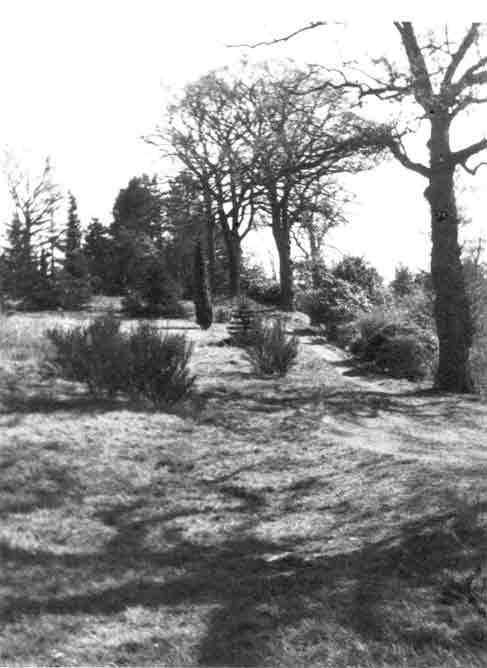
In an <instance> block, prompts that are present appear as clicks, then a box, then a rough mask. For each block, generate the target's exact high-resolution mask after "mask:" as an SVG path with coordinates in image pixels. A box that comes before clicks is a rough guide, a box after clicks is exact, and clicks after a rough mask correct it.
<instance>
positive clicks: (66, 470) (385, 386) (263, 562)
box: [0, 315, 487, 668]
mask: <svg viewBox="0 0 487 668" xmlns="http://www.w3.org/2000/svg"><path fill="white" fill-rule="evenodd" d="M14 318H15V320H14ZM53 318H54V316H43V317H35V318H34V317H30V316H28V315H23V316H13V317H12V318H9V321H11V322H13V323H14V324H15V328H13V330H15V329H16V328H17V330H16V331H21V332H29V339H28V340H29V341H30V343H29V344H27V342H26V341H27V340H24V339H23V337H22V335H20V334H19V335H18V336H17V338H13V337H14V335H13V334H12V333H9V334H8V336H6V338H5V339H4V338H2V341H8V345H7V347H6V349H4V350H3V351H2V355H3V357H2V358H1V363H0V368H4V372H3V373H4V376H3V379H4V380H3V382H2V384H1V388H0V389H1V397H0V399H1V401H2V412H1V415H0V430H1V433H2V441H1V446H0V485H1V487H2V498H1V502H0V513H1V523H0V553H1V554H0V560H1V563H2V581H1V584H0V586H1V593H2V597H1V599H0V623H1V625H2V629H1V632H0V638H1V640H0V664H1V665H9V666H23V665H38V666H41V665H50V666H53V665H69V666H77V665H80V666H81V665H112V666H114V665H115V666H117V665H120V666H121V665H137V666H142V665H146V666H154V665H164V666H196V665H200V666H311V667H316V668H318V666H330V667H332V666H339V667H340V666H343V667H345V666H365V667H367V666H368V667H370V668H372V667H374V668H375V667H377V668H378V667H385V666H390V667H392V666H439V665H442V666H450V667H453V666H483V665H485V664H486V661H487V651H486V649H485V648H486V640H487V622H486V618H485V612H484V608H483V606H484V603H485V604H487V596H486V595H485V591H484V588H483V585H482V582H481V576H480V575H478V574H476V573H475V569H476V568H477V566H479V565H480V564H481V563H482V560H483V558H484V556H483V555H484V554H485V548H486V547H487V541H486V534H485V520H486V511H487V482H486V475H485V473H486V468H487V456H486V455H485V454H484V451H483V447H482V446H483V443H484V440H485V436H484V434H485V427H486V419H487V418H486V412H487V411H486V409H485V407H484V406H483V405H482V404H480V403H479V402H477V401H474V400H466V399H459V398H456V397H442V396H438V395H434V394H429V393H427V392H424V391H417V388H415V387H414V386H412V385H411V384H409V383H407V382H405V381H403V382H396V381H385V380H383V381H381V382H380V384H379V382H378V381H377V380H374V379H363V378H358V377H353V376H351V377H348V378H347V377H344V376H343V375H341V373H339V371H340V369H341V367H340V366H339V360H337V362H336V364H337V365H336V366H334V365H333V364H329V363H326V362H325V361H324V360H323V350H324V349H323V347H321V346H314V345H310V343H309V340H308V339H302V345H301V349H300V356H299V360H298V364H297V366H296V367H295V368H294V369H293V370H292V371H291V372H290V374H289V375H288V376H287V377H286V378H283V379H278V380H276V379H272V380H260V379H256V378H254V377H253V376H252V375H251V374H250V370H249V367H248V365H247V363H246V362H245V361H244V359H243V355H242V352H241V351H240V350H236V349H234V348H231V347H228V346H223V347H221V346H219V345H217V344H218V341H219V340H221V339H222V338H224V337H225V334H226V329H225V326H224V325H216V326H214V327H213V328H212V329H211V330H210V331H208V332H201V331H200V330H198V329H191V324H190V323H189V322H180V321H178V322H176V321H175V322H174V323H169V324H168V325H165V324H164V323H161V326H171V327H172V326H176V327H178V328H182V327H183V328H184V327H186V328H188V329H187V332H188V334H189V335H190V336H191V337H192V338H194V339H195V341H196V350H195V356H194V361H193V367H194V370H195V371H196V373H197V374H198V382H197V387H196V391H195V395H194V397H193V398H192V400H191V401H188V402H187V403H186V404H184V405H183V406H181V407H180V409H178V411H176V412H173V413H171V414H168V413H161V412H156V411H147V410H143V409H141V408H140V407H137V406H134V405H131V404H130V403H126V402H121V401H118V402H111V403H108V402H106V403H100V402H99V403H94V402H93V401H91V400H89V399H88V398H87V397H86V395H85V394H84V392H83V390H82V388H80V387H74V386H72V385H70V384H69V383H63V382H60V381H51V382H47V381H43V380H42V379H41V378H40V377H39V375H38V374H37V371H36V365H35V362H36V360H37V361H38V360H39V357H40V355H41V353H42V350H43V344H42V342H41V339H40V338H39V333H40V332H41V331H43V329H44V328H45V327H47V326H49V327H51V326H53V325H54V324H56V323H55V322H54V321H53ZM59 319H60V317H59ZM47 321H48V322H47ZM65 322H70V320H69V319H65ZM126 326H130V323H128V324H127V325H126ZM9 327H13V325H11V324H9ZM16 342H17V343H18V345H19V347H20V349H22V350H29V351H30V352H29V356H28V357H24V358H23V359H20V360H19V358H18V357H17V352H16V351H17V347H16V346H17V343H16ZM27 345H28V346H30V347H26V346H27ZM21 372H22V373H21ZM0 373H1V372H0ZM9 379H10V380H9ZM447 418H449V421H448V420H447ZM381 434H382V436H381ZM470 575H472V578H473V577H474V576H475V578H474V579H473V580H472V581H471V582H470V580H469V576H470ZM469 582H470V584H468V583H469ZM484 598H485V601H484Z"/></svg>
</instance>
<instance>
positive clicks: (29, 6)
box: [0, 0, 487, 278]
mask: <svg viewBox="0 0 487 668" xmlns="http://www.w3.org/2000/svg"><path fill="white" fill-rule="evenodd" d="M388 4H389V5H391V4H393V3H388ZM423 4H424V5H425V3H423ZM429 4H431V5H432V4H434V3H429ZM394 5H395V10H396V12H397V10H398V7H400V5H398V4H397V3H394ZM415 5H416V6H415ZM420 5H421V3H419V2H418V3H407V5H406V3H404V7H407V12H408V14H409V15H408V16H406V17H404V16H399V17H397V14H396V16H395V15H394V13H393V12H392V10H391V9H388V10H384V8H385V7H387V5H386V4H385V3H377V2H365V3H364V2H362V3H357V2H350V1H348V2H347V0H343V1H342V2H340V3H338V2H337V3H330V2H325V0H300V1H299V2H290V1H289V0H287V1H285V0H281V2H277V1H274V0H260V1H257V0H246V1H245V2H235V0H233V1H232V0H205V1H203V0H179V1H177V2H176V1H174V0H171V1H167V0H166V1H164V0H159V1H156V0H137V2H135V0H133V1H132V2H128V1H126V0H42V1H41V0H0V63H1V67H0V91H1V93H2V96H1V103H0V153H3V152H4V151H5V150H12V151H14V152H15V153H16V154H18V155H19V157H21V158H22V159H23V160H24V161H25V162H26V164H40V162H41V160H42V157H43V156H46V155H50V156H51V158H52V162H53V166H54V168H55V174H56V178H57V180H58V182H59V183H60V184H61V185H62V186H63V187H64V188H65V189H68V188H69V189H71V190H72V191H73V193H74V195H75V196H76V198H77V200H78V206H79V210H80V215H81V218H82V222H83V224H85V225H86V224H87V223H88V222H89V219H90V218H91V217H92V216H97V217H100V218H101V220H102V221H103V222H105V223H109V222H110V212H111V208H112V206H113V201H114V199H115V197H116V195H117V193H118V191H119V190H120V188H122V187H124V186H125V185H126V184H127V182H128V180H129V179H130V178H131V177H132V176H135V175H139V174H141V173H142V172H148V173H154V172H159V173H160V172H161V163H160V160H159V158H158V156H157V154H156V153H155V152H154V150H153V149H151V148H150V147H148V146H147V145H145V144H144V143H143V142H142V141H141V140H140V136H141V135H144V134H148V133H150V132H151V130H152V129H153V128H154V126H155V125H156V123H157V122H158V121H159V120H160V119H161V114H162V111H163V109H164V105H165V104H166V103H167V101H168V100H169V98H170V96H171V94H172V93H173V91H174V90H176V89H177V88H178V87H180V86H182V85H184V84H185V83H187V82H188V81H191V80H192V79H194V78H196V77H198V76H199V75H201V74H204V73H205V72H206V71H207V70H209V69H211V68H214V67H219V66H222V65H226V64H229V65H231V64H232V62H233V63H235V62H237V61H238V59H239V58H241V57H242V56H243V55H246V54H249V53H250V52H249V51H248V50H245V49H229V48H228V47H227V44H229V43H233V44H235V43H240V42H255V41H259V40H262V39H269V38H271V37H274V36H277V35H280V34H285V33H286V32H288V31H290V30H293V29H295V28H297V27H300V26H304V25H306V24H307V23H309V22H310V21H312V20H317V19H330V18H333V19H336V20H338V19H345V20H346V21H347V22H348V27H347V28H343V27H340V26H329V27H326V28H324V29H319V30H315V31H310V32H307V33H304V34H303V35H301V36H299V37H297V38H296V39H293V40H291V41H290V42H287V43H285V44H282V45H279V46H274V47H270V48H262V49H258V50H254V51H253V52H251V54H250V57H251V58H253V59H260V60H263V59H266V58H279V57H282V58H290V57H291V58H294V59H295V60H297V61H298V62H315V63H327V62H330V59H332V58H336V57H338V56H339V55H340V54H343V55H344V56H345V57H351V56H362V57H366V56H367V55H370V56H374V55H381V54H387V53H390V52H391V50H394V49H395V48H397V43H398V41H397V37H396V34H395V31H394V29H393V27H392V25H391V23H390V21H391V20H392V19H393V18H410V17H412V18H415V16H414V11H413V8H414V10H415V11H416V9H417V10H418V11H419V7H420ZM457 6H458V5H457ZM470 7H471V11H472V15H471V16H466V15H465V13H466V8H470ZM480 7H481V5H480V3H479V4H478V6H477V7H475V6H474V5H473V4H472V5H468V4H466V3H465V2H463V3H461V10H462V16H461V19H460V18H459V12H458V11H455V3H451V5H450V6H448V5H445V4H444V3H442V8H443V11H444V12H445V13H444V14H443V15H442V17H440V18H441V20H443V19H445V20H446V19H447V20H448V21H449V22H450V21H452V22H458V21H461V22H462V23H464V22H465V21H469V20H471V19H476V20H481V19H482V18H484V19H487V8H486V9H485V10H484V16H483V17H482V16H481V15H479V13H478V12H477V13H475V10H478V9H479V8H480ZM422 9H423V11H422V14H421V22H422V23H425V22H426V23H427V22H429V21H432V20H433V19H434V18H435V17H434V16H433V10H430V16H428V15H427V14H426V15H425V14H424V8H422ZM480 11H482V10H481V9H480ZM484 119H485V122H484ZM459 132H461V134H462V137H460V138H459V139H458V141H457V142H455V141H454V143H458V144H459V145H462V143H464V142H463V141H462V140H463V137H465V141H466V142H467V143H468V142H469V141H470V140H477V139H480V138H482V137H484V136H486V135H487V106H486V108H485V110H483V109H482V111H481V112H480V113H479V114H477V115H476V117H475V119H472V120H471V121H469V123H468V124H467V125H465V126H464V128H463V129H461V130H459ZM417 148H420V146H419V144H418V147H417ZM466 183H467V187H466V188H464V189H463V190H462V193H461V195H460V203H461V205H462V206H463V207H464V208H465V209H466V210H467V212H468V213H469V215H470V216H471V217H472V218H473V221H474V222H473V223H472V225H471V226H470V228H468V232H467V233H468V236H469V237H475V236H476V235H478V234H484V235H485V236H487V214H486V209H487V168H486V169H485V171H483V172H482V170H481V171H479V173H478V175H477V176H476V177H473V178H471V179H470V180H469V181H468V182H466ZM348 186H349V188H350V189H351V190H352V191H355V193H356V197H357V200H356V203H355V204H354V205H353V207H351V209H350V212H349V218H350V223H349V225H348V226H347V227H346V228H343V230H340V231H337V232H336V233H335V234H334V235H333V238H332V239H331V241H333V243H334V245H336V246H338V247H339V248H340V249H341V250H342V251H344V252H351V253H354V254H359V255H364V256H365V257H366V258H367V259H369V260H370V261H371V262H373V263H374V265H375V266H377V268H378V269H379V271H380V272H381V273H382V274H384V275H385V276H386V277H387V278H391V277H392V275H393V270H394V267H395V266H396V265H397V264H398V263H399V262H404V263H406V264H408V265H410V266H412V267H427V265H428V261H429V232H428V212H427V208H426V206H425V202H424V200H423V196H422V191H423V190H424V187H425V182H424V180H423V179H422V178H421V177H420V176H418V175H416V174H413V173H410V172H407V171H406V170H405V169H403V168H402V167H401V166H399V165H397V164H395V163H394V162H393V161H389V162H387V163H385V164H383V165H382V166H380V167H379V168H377V169H376V170H373V171H371V172H370V173H367V174H366V175H360V176H355V177H353V178H351V179H350V180H349V182H348ZM9 217H10V202H9V199H8V196H7V193H6V191H5V188H4V187H1V186H0V226H2V225H4V224H5V223H6V222H7V221H8V220H9ZM270 246H272V244H270ZM253 248H254V251H255V252H256V253H258V252H260V255H259V257H260V258H265V256H266V255H267V251H262V250H260V251H258V249H257V248H256V246H255V244H254V245H253ZM259 248H260V249H261V248H262V244H259Z"/></svg>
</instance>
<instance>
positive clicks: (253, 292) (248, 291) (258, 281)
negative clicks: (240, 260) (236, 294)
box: [240, 263, 281, 306]
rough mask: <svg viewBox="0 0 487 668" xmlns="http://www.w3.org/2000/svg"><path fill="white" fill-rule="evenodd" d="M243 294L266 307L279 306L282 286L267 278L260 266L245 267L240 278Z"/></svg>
mask: <svg viewBox="0 0 487 668" xmlns="http://www.w3.org/2000/svg"><path fill="white" fill-rule="evenodd" d="M240 286H241V289H242V292H243V293H244V294H245V295H247V297H248V298H250V299H252V300H254V301H256V302H257V303H259V304H262V305H264V306H279V304H280V300H281V286H280V284H279V281H276V280H275V279H273V278H269V277H268V276H266V274H265V271H264V269H263V268H262V267H261V266H259V265H250V266H245V263H244V266H243V268H242V275H241V278H240Z"/></svg>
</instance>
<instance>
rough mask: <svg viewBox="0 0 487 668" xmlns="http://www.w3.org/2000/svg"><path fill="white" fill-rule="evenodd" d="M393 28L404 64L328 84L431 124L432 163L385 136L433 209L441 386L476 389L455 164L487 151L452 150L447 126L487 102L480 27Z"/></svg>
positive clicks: (478, 146) (386, 62) (484, 142)
mask: <svg viewBox="0 0 487 668" xmlns="http://www.w3.org/2000/svg"><path fill="white" fill-rule="evenodd" d="M325 24H326V22H325V21H316V22H314V23H312V24H310V25H309V26H305V27H304V28H301V29H298V30H295V31H293V33H292V34H290V35H285V36H283V37H280V38H277V39H275V40H273V41H274V42H280V41H285V40H287V39H289V38H290V37H293V36H294V35H296V34H299V33H301V32H304V31H306V30H309V29H314V28H316V27H318V26H323V25H325ZM394 27H395V29H396V31H397V33H398V36H399V39H400V44H401V47H402V51H403V54H404V55H405V62H404V63H403V65H399V66H398V65H396V64H395V63H394V62H392V60H390V59H388V58H385V57H382V58H380V59H377V60H375V61H373V62H372V64H371V67H372V68H373V69H371V70H369V72H364V71H363V69H362V68H359V67H356V66H352V67H351V66H350V65H348V66H347V65H345V66H344V67H343V68H342V69H341V70H336V69H334V70H333V74H334V75H335V80H334V83H332V84H331V85H332V87H333V88H334V89H335V90H348V91H354V92H355V93H356V94H357V97H358V100H359V101H360V102H363V101H364V100H366V99H368V98H377V99H379V100H382V101H393V102H403V101H405V100H408V99H409V100H411V101H412V102H413V103H414V104H415V105H417V106H418V107H419V109H420V119H421V120H422V121H425V122H427V123H428V124H429V139H428V142H427V150H428V155H429V164H424V163H422V162H421V161H417V160H414V159H412V158H411V156H410V155H409V153H408V152H407V150H406V148H405V145H404V134H405V133H404V132H400V131H398V130H397V131H393V132H391V133H390V134H389V136H387V135H385V136H384V145H385V146H387V147H388V148H389V150H390V151H391V153H392V155H393V156H394V157H395V158H396V159H397V160H398V161H399V162H400V163H401V164H402V165H403V166H404V167H405V168H406V169H409V170H412V171H414V172H416V173H417V174H420V175H421V176H422V177H424V178H425V179H426V180H427V186H426V189H425V191H424V195H425V197H426V199H427V201H428V204H429V206H430V212H431V237H432V250H431V275H432V282H433V289H434V292H435V309H434V312H435V321H436V328H437V333H438V339H439V365H438V370H437V376H436V381H435V384H436V387H437V389H439V390H443V391H452V392H470V391H471V390H472V389H473V387H472V381H471V378H470V373H469V364H468V358H469V350H470V348H471V345H472V337H473V324H472V317H471V313H470V307H469V302H468V298H467V294H466V290H465V284H464V278H463V273H462V264H461V261H460V250H461V249H460V245H459V241H458V228H459V223H460V220H459V215H458V210H457V204H456V199H455V187H454V175H455V170H456V169H457V167H462V168H463V169H464V170H465V171H466V172H468V173H469V174H475V173H476V172H477V170H478V168H479V167H480V166H481V165H483V164H486V163H484V162H479V163H478V164H477V165H476V166H471V165H470V164H469V161H470V160H471V158H473V157H474V156H475V155H477V154H479V153H480V152H481V151H483V150H484V149H486V148H487V139H485V138H481V139H479V140H478V141H476V142H473V143H471V144H469V145H468V146H465V147H463V148H461V149H457V150H452V147H451V141H450V129H451V125H452V122H453V121H454V120H455V119H457V117H458V116H459V115H460V114H461V113H462V112H466V111H467V110H469V109H472V108H474V107H476V105H479V104H483V103H485V102H487V96H486V95H485V94H483V93H482V86H484V85H485V84H487V56H486V55H482V52H481V50H480V46H481V44H480V38H481V24H480V23H472V24H471V25H470V26H469V27H468V28H467V29H466V30H465V31H464V32H463V34H462V35H461V36H460V38H457V39H454V38H453V37H452V35H451V32H450V30H449V28H448V26H445V27H444V29H443V30H442V32H441V34H440V33H438V32H437V33H434V32H433V31H428V32H427V33H425V34H424V35H422V36H421V37H420V36H419V34H418V33H417V31H416V30H415V28H414V27H413V25H412V23H411V22H407V21H404V22H395V23H394ZM254 46H255V45H254ZM330 73H331V71H330ZM410 130H411V128H409V131H410ZM404 204H406V203H404Z"/></svg>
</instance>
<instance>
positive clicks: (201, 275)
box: [194, 240, 213, 329]
mask: <svg viewBox="0 0 487 668" xmlns="http://www.w3.org/2000/svg"><path fill="white" fill-rule="evenodd" d="M194 305H195V308H196V322H197V323H198V325H199V326H200V327H201V329H208V328H209V327H211V323H212V322H213V308H212V304H211V293H210V284H209V276H208V262H207V259H206V257H205V253H204V250H203V245H202V243H201V240H198V241H197V242H196V245H195V255H194Z"/></svg>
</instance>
